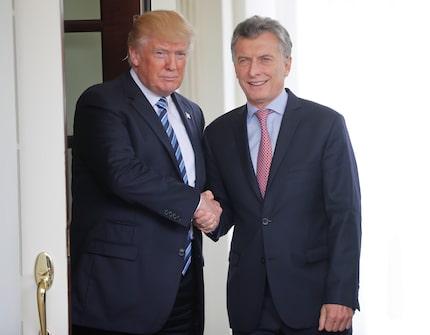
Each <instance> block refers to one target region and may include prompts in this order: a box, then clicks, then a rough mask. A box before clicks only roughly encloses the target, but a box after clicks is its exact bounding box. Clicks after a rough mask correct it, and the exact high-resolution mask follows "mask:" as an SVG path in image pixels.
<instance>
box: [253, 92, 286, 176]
mask: <svg viewBox="0 0 430 335" xmlns="http://www.w3.org/2000/svg"><path fill="white" fill-rule="evenodd" d="M287 101H288V93H287V92H286V91H285V90H282V92H281V94H280V95H278V97H277V98H276V99H275V100H273V101H272V102H271V103H270V104H269V105H267V106H266V107H265V109H271V110H273V112H272V113H270V114H269V115H268V117H267V131H268V132H269V136H270V142H271V144H272V153H274V152H275V147H276V141H277V140H278V134H279V129H280V127H281V122H282V117H283V116H284V112H285V108H286V107H287ZM246 107H247V109H248V115H247V118H246V126H247V130H248V144H249V152H250V154H251V160H252V165H253V167H254V171H257V156H258V148H259V147H260V140H261V127H260V121H258V118H257V117H256V116H255V112H256V111H258V108H257V107H255V106H253V105H251V104H250V103H247V104H246Z"/></svg>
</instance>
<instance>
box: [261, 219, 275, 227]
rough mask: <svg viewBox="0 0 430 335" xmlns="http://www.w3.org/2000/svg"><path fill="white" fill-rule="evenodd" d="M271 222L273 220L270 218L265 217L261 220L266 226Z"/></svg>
mask: <svg viewBox="0 0 430 335" xmlns="http://www.w3.org/2000/svg"><path fill="white" fill-rule="evenodd" d="M270 222H272V220H269V219H268V218H263V220H261V223H262V224H263V225H264V226H267V225H268V224H269V223H270Z"/></svg>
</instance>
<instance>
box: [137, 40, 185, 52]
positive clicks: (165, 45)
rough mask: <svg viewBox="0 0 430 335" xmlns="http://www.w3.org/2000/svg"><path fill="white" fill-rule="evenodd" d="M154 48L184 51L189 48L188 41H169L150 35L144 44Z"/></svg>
mask: <svg viewBox="0 0 430 335" xmlns="http://www.w3.org/2000/svg"><path fill="white" fill-rule="evenodd" d="M145 45H146V46H147V47H150V48H152V49H162V50H172V51H178V50H180V51H184V50H187V49H188V42H187V41H168V40H165V39H160V38H157V37H150V38H148V40H147V43H145V44H144V46H145Z"/></svg>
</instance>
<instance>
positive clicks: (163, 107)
mask: <svg viewBox="0 0 430 335" xmlns="http://www.w3.org/2000/svg"><path fill="white" fill-rule="evenodd" d="M155 105H156V106H157V107H158V110H157V114H158V117H159V118H160V120H161V124H162V125H163V127H164V130H165V131H166V134H167V136H168V137H169V140H170V144H171V145H172V148H173V152H174V153H175V157H176V161H177V163H178V167H179V171H180V173H181V177H182V180H183V181H184V183H185V184H188V177H187V171H186V170H185V163H184V158H183V157H182V153H181V148H180V147H179V142H178V139H177V138H176V135H175V131H174V130H173V128H172V126H171V124H170V122H169V119H168V117H167V100H166V98H165V97H161V98H160V100H158V102H157V103H156V104H155ZM192 229H193V227H192V225H191V227H190V229H189V231H188V235H187V247H186V249H185V255H184V262H185V264H184V268H183V270H182V275H185V273H186V272H187V270H188V268H189V266H190V264H191V239H192V233H193V230H192Z"/></svg>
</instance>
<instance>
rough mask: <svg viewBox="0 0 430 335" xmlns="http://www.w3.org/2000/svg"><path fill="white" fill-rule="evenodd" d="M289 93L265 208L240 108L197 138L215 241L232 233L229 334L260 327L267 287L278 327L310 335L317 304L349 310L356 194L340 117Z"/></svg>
mask: <svg viewBox="0 0 430 335" xmlns="http://www.w3.org/2000/svg"><path fill="white" fill-rule="evenodd" d="M287 92H288V95H289V97H288V105H287V108H286V110H285V114H284V117H283V120H282V124H281V128H280V132H279V136H278V139H277V143H276V148H275V153H274V157H273V161H272V166H271V170H270V175H269V180H268V185H267V190H266V195H265V198H264V200H263V199H262V197H261V195H260V191H259V188H258V184H257V179H256V176H255V173H254V170H253V167H252V162H251V158H250V154H249V146H248V137H247V128H246V115H247V109H246V105H245V106H241V107H239V108H237V109H235V110H233V111H231V112H229V113H227V114H225V115H223V116H221V117H219V118H218V119H217V120H215V121H214V122H213V123H211V124H210V125H209V126H208V127H207V128H206V131H205V136H204V139H205V140H204V143H205V149H206V154H207V162H206V166H207V187H208V188H209V189H211V190H212V191H213V192H214V194H215V197H216V198H217V200H219V201H220V203H221V206H222V207H223V214H222V218H221V223H220V226H219V227H218V230H217V231H215V232H214V234H212V237H213V238H214V239H215V240H216V239H217V238H218V237H220V236H222V235H224V234H226V233H227V231H228V230H229V229H230V228H231V227H232V226H234V232H233V238H232V242H231V250H230V255H229V274H228V287H227V289H228V297H227V301H228V313H229V318H230V324H231V327H232V328H233V329H235V330H238V331H243V332H249V331H251V330H253V329H254V328H255V327H256V326H257V323H258V321H259V317H260V312H261V309H262V302H263V296H264V290H265V284H266V279H267V283H268V285H269V287H270V290H271V293H272V296H273V300H274V303H275V306H276V308H277V310H278V313H279V315H280V316H281V318H282V319H283V321H284V322H285V323H286V324H287V325H289V326H290V327H293V328H308V327H316V326H317V325H318V319H319V312H320V309H321V306H322V305H323V304H325V303H333V304H342V305H346V306H350V307H352V308H353V309H356V308H358V285H359V283H358V278H359V273H358V272H359V255H360V241H361V214H360V213H361V209H360V188H359V180H358V174H357V168H356V162H355V158H354V153H353V149H352V147H351V143H350V140H349V136H348V132H347V128H346V126H345V122H344V119H343V117H342V116H341V115H340V114H338V113H337V112H335V111H333V110H331V109H329V108H327V107H324V106H321V105H318V104H316V103H313V102H310V101H306V100H303V99H299V98H298V97H296V96H295V95H294V94H293V93H292V92H291V91H289V90H287Z"/></svg>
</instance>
